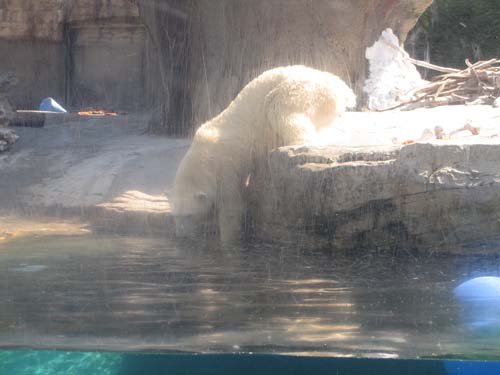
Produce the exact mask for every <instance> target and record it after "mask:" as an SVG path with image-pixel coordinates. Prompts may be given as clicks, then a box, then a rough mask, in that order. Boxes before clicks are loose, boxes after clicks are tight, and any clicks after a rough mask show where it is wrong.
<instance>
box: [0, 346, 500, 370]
mask: <svg viewBox="0 0 500 375" xmlns="http://www.w3.org/2000/svg"><path fill="white" fill-rule="evenodd" d="M0 373H1V374H5V375H7V374H12V375H34V374H40V375H42V374H43V375H59V374H65V375H94V374H100V375H140V374H148V375H156V374H158V375H160V374H168V375H177V374H179V375H180V374H183V375H188V374H190V375H195V374H206V375H216V374H217V375H218V374H220V375H227V374H239V375H247V374H248V375H254V374H262V375H267V374H269V375H281V374H283V375H299V374H304V375H305V374H335V375H366V374H370V375H378V374H380V375H498V374H499V373H500V362H484V361H449V360H448V361H440V360H389V359H341V358H311V357H295V356H272V355H248V354H246V355H245V354H233V355H187V354H180V355H175V354H168V355H165V354H164V355H153V354H149V355H147V354H122V353H95V352H94V353H92V352H88V353H82V352H57V351H4V352H0Z"/></svg>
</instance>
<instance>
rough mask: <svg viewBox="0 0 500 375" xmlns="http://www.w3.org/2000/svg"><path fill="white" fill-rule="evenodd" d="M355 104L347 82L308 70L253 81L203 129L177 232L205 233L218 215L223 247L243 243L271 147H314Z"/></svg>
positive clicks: (179, 204)
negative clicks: (258, 175) (257, 178)
mask: <svg viewBox="0 0 500 375" xmlns="http://www.w3.org/2000/svg"><path fill="white" fill-rule="evenodd" d="M355 104H356V97H355V95H354V93H353V92H352V90H351V89H350V88H349V87H348V86H347V85H346V84H345V83H344V82H343V81H342V80H341V79H340V78H338V77H336V76H334V75H332V74H330V73H327V72H322V71H318V70H315V69H311V68H307V67H304V66H288V67H281V68H276V69H272V70H269V71H267V72H265V73H263V74H261V75H260V76H259V77H257V78H256V79H254V80H253V81H251V82H250V83H249V84H248V85H247V86H245V87H244V88H243V90H242V91H241V92H240V93H239V95H238V96H237V97H236V98H235V99H234V100H233V102H232V103H231V104H230V105H229V106H228V107H227V108H226V109H225V110H224V111H223V112H222V113H220V114H219V115H218V116H216V117H215V118H213V119H212V120H210V121H207V122H206V123H204V124H203V125H202V126H201V127H200V128H199V129H198V131H197V132H196V134H195V136H194V139H193V143H192V144H191V147H190V149H189V150H188V152H187V154H186V156H185V157H184V159H183V160H182V162H181V164H180V166H179V169H178V171H177V174H176V177H175V183H174V197H173V198H174V199H173V214H174V218H175V221H176V233H177V235H178V236H197V235H199V233H200V232H199V231H200V227H201V226H203V224H204V223H206V222H207V221H209V220H208V219H209V217H215V218H216V220H215V221H216V222H217V224H218V232H219V235H220V240H221V242H222V243H233V242H235V241H238V240H239V239H240V234H241V232H242V220H243V217H244V213H245V201H244V189H245V188H246V186H245V185H248V183H249V180H248V176H249V175H251V174H252V173H255V171H257V172H259V170H258V169H261V168H265V165H266V163H265V160H266V159H267V156H268V154H269V152H270V150H272V149H274V148H277V147H281V146H287V145H296V144H311V143H314V139H315V136H317V132H318V131H319V130H321V129H323V128H325V127H328V126H330V125H331V123H332V122H333V121H334V120H335V118H336V117H337V115H338V114H339V113H342V112H344V111H345V109H346V108H347V107H354V106H355ZM263 161H264V162H263Z"/></svg>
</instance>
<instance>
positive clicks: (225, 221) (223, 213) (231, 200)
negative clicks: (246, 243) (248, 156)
mask: <svg viewBox="0 0 500 375" xmlns="http://www.w3.org/2000/svg"><path fill="white" fill-rule="evenodd" d="M236 176H237V174H230V175H229V176H228V178H224V179H223V181H221V184H220V198H219V199H220V200H219V202H218V207H217V209H218V218H219V232H220V240H221V243H222V244H230V243H237V242H238V241H239V240H240V235H241V226H242V225H241V224H242V219H243V214H244V204H243V198H242V195H241V183H240V181H239V179H237V178H236Z"/></svg>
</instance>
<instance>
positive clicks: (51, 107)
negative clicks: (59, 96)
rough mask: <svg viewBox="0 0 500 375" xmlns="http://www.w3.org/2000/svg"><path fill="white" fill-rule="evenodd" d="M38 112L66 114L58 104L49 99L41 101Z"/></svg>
mask: <svg viewBox="0 0 500 375" xmlns="http://www.w3.org/2000/svg"><path fill="white" fill-rule="evenodd" d="M40 111H48V112H61V113H67V112H68V111H66V110H65V109H64V108H63V107H62V106H61V105H60V104H59V103H58V102H56V101H55V100H54V99H52V98H50V97H49V98H45V99H43V100H42V102H41V103H40Z"/></svg>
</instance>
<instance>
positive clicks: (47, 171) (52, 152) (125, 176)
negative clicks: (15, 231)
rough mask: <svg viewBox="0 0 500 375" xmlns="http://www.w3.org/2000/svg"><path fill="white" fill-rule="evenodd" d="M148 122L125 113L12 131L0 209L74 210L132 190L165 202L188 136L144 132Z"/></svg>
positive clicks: (2, 168) (1, 168) (0, 164)
mask: <svg viewBox="0 0 500 375" xmlns="http://www.w3.org/2000/svg"><path fill="white" fill-rule="evenodd" d="M146 124H147V118H144V117H141V116H122V117H119V118H93V119H84V120H82V121H72V122H65V123H60V122H59V123H58V122H54V123H52V124H51V123H49V124H46V126H45V127H43V128H15V130H16V132H17V134H18V135H19V137H20V139H19V141H18V142H17V143H16V145H15V147H14V149H13V150H12V151H11V152H9V153H6V154H0V176H1V178H0V208H1V210H3V211H6V210H8V211H9V212H11V213H12V212H13V213H19V212H22V213H24V214H32V213H36V210H37V209H41V208H47V207H53V208H54V209H55V208H57V207H59V208H73V209H79V208H85V207H90V206H95V205H98V204H101V203H106V202H110V201H112V200H113V199H114V198H116V197H119V196H120V195H122V194H123V193H125V192H127V191H131V190H132V191H139V192H142V193H144V194H147V195H151V196H163V197H164V199H165V197H166V196H167V195H168V193H169V191H170V189H171V188H172V183H173V178H174V176H175V171H176V168H177V165H178V163H179V162H180V160H181V159H182V157H183V156H184V153H185V152H186V151H187V148H188V145H189V141H187V140H182V139H168V138H164V137H158V136H149V135H146V134H145V131H146ZM34 211H35V212H34Z"/></svg>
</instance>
